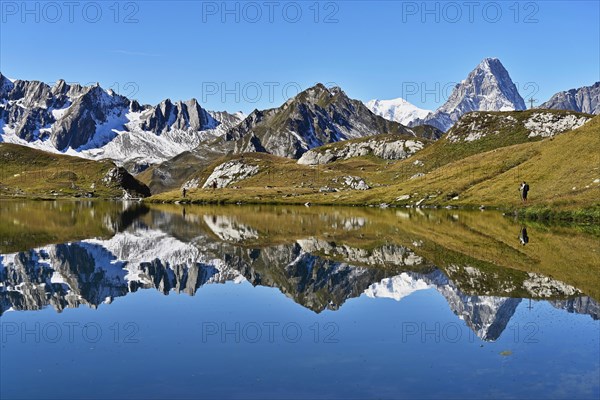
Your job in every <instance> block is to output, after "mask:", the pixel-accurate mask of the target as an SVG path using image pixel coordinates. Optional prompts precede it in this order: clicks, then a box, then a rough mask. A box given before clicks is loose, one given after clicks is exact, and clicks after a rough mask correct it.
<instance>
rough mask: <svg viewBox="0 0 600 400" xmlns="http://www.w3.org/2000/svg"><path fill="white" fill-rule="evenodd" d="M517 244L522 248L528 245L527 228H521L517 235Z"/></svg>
mask: <svg viewBox="0 0 600 400" xmlns="http://www.w3.org/2000/svg"><path fill="white" fill-rule="evenodd" d="M519 242H521V244H522V245H523V246H525V245H526V244H527V243H529V236H527V228H525V227H524V226H523V227H521V233H520V234H519Z"/></svg>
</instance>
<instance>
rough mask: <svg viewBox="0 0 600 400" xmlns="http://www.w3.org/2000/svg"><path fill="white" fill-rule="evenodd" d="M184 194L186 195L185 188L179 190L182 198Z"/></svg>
mask: <svg viewBox="0 0 600 400" xmlns="http://www.w3.org/2000/svg"><path fill="white" fill-rule="evenodd" d="M186 194H187V189H186V188H182V189H181V195H182V196H183V198H185V195H186Z"/></svg>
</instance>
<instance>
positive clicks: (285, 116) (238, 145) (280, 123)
mask: <svg viewBox="0 0 600 400" xmlns="http://www.w3.org/2000/svg"><path fill="white" fill-rule="evenodd" d="M383 133H395V134H405V135H410V136H416V133H415V132H414V131H412V130H410V129H408V128H406V127H404V126H403V125H400V124H398V123H395V122H392V121H388V120H386V119H384V118H381V117H379V116H377V115H375V114H373V113H372V112H371V111H370V110H369V109H368V108H367V107H366V106H365V105H364V104H362V103H361V102H360V101H358V100H353V99H350V98H349V97H348V96H347V95H346V94H345V93H344V92H343V91H342V90H341V89H340V88H337V87H336V88H332V89H328V88H326V87H325V86H323V85H322V84H317V85H316V86H314V87H312V88H309V89H307V90H305V91H303V92H301V93H299V94H298V95H297V96H295V97H294V98H292V99H290V100H288V101H287V102H286V103H285V104H283V105H282V106H281V107H279V108H274V109H270V110H264V111H258V110H255V111H253V112H252V113H251V114H250V115H249V116H248V117H247V118H246V119H245V120H243V121H242V122H241V123H240V124H239V125H237V126H235V127H233V128H232V129H230V130H229V131H227V133H226V134H225V135H223V136H222V137H221V138H220V139H219V140H218V143H217V144H218V146H220V147H221V148H222V149H223V151H226V152H233V153H243V152H253V151H258V152H267V153H270V154H274V155H277V156H281V157H289V158H299V157H300V156H301V155H302V154H304V153H305V152H306V151H308V150H309V149H312V148H314V147H318V146H322V145H324V144H327V143H334V142H339V141H342V140H348V139H356V138H360V137H365V136H372V135H376V134H383ZM211 147H214V145H212V144H211Z"/></svg>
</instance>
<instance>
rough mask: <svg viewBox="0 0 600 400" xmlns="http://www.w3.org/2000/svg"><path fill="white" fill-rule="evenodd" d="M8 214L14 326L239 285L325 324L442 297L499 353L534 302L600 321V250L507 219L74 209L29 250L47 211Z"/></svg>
mask: <svg viewBox="0 0 600 400" xmlns="http://www.w3.org/2000/svg"><path fill="white" fill-rule="evenodd" d="M2 207H3V212H2V213H1V214H0V219H2V224H3V225H4V226H5V227H8V229H5V232H3V233H2V235H3V237H2V241H0V243H1V244H2V247H0V253H2V254H1V255H0V315H2V314H3V313H6V312H8V311H11V310H40V309H42V308H44V307H47V306H51V307H53V308H54V309H56V310H57V311H59V312H60V311H62V310H64V309H65V308H74V307H79V306H80V305H87V306H89V307H92V308H96V307H98V306H99V305H101V304H110V303H111V302H112V301H113V300H114V299H116V298H119V297H124V296H126V295H127V294H129V293H132V292H135V291H137V290H140V289H151V288H154V289H156V290H159V291H160V292H162V293H164V294H169V293H170V292H171V291H175V292H177V293H181V292H183V293H186V294H188V295H191V296H193V295H195V294H196V292H197V291H198V290H199V289H200V288H201V287H202V286H204V285H209V284H219V283H224V282H229V281H233V282H244V281H248V282H250V283H251V284H252V285H254V286H257V285H260V286H269V287H274V288H277V289H278V290H279V291H280V292H281V293H283V294H284V295H285V296H287V297H289V298H291V299H293V300H294V301H295V302H296V303H297V304H299V305H301V306H303V307H305V308H308V309H310V310H312V311H314V312H317V313H319V312H322V311H323V310H337V309H339V308H340V307H342V306H343V304H344V302H346V301H347V300H348V299H350V298H355V297H358V296H361V295H363V294H364V295H366V296H367V297H372V298H391V299H394V300H397V301H400V300H401V299H403V298H404V297H406V296H408V295H410V294H412V293H413V292H416V291H419V290H437V291H438V292H439V293H440V294H441V295H442V296H443V297H444V298H445V299H446V301H447V303H448V305H449V307H450V309H451V310H452V311H453V313H454V314H456V316H457V317H459V318H460V319H462V320H464V321H465V323H466V324H467V325H468V326H469V327H470V329H472V330H473V332H474V333H475V334H476V335H477V336H478V337H480V338H481V339H483V340H486V341H493V340H496V339H497V338H498V337H499V336H500V335H501V333H502V332H503V331H504V330H505V329H506V327H507V325H508V323H509V321H510V319H511V317H512V316H513V314H514V313H515V310H516V309H517V306H518V305H519V303H520V302H521V301H522V299H537V300H547V301H548V302H549V303H550V304H552V305H553V306H554V307H556V308H558V309H562V310H565V311H567V312H570V313H579V314H587V315H589V316H590V317H591V318H593V319H595V320H596V319H598V318H599V315H600V306H599V303H598V302H597V299H598V297H597V296H598V293H597V292H596V291H594V288H596V290H597V288H598V287H600V285H598V283H599V282H598V276H599V274H598V265H599V264H600V263H598V262H597V261H598V251H597V250H598V249H597V246H598V244H597V243H598V240H597V237H596V236H594V235H593V234H589V233H585V232H579V231H573V230H570V229H568V228H556V229H549V228H547V227H543V226H531V227H529V230H528V245H527V246H523V245H522V243H521V242H522V235H520V236H519V235H515V232H517V233H518V232H521V231H522V230H523V229H524V228H522V227H521V225H516V224H515V223H513V222H512V221H510V220H508V219H506V218H504V217H502V216H500V215H498V214H496V213H483V214H481V213H476V214H473V213H466V212H465V213H459V212H456V211H435V212H424V211H421V210H418V211H417V212H408V211H405V210H400V211H393V210H377V209H367V210H364V209H344V210H336V209H331V208H310V209H306V208H294V207H283V208H282V207H258V206H257V207H187V208H185V209H183V208H181V207H176V206H160V207H155V206H152V207H151V208H149V207H147V206H144V205H139V204H111V205H106V204H102V203H100V204H97V203H89V204H87V205H85V204H83V205H82V204H81V203H69V204H62V205H60V207H59V208H57V209H56V211H53V208H52V207H54V206H51V205H45V206H44V207H46V208H45V209H44V210H43V212H44V213H45V216H46V217H45V218H44V219H43V220H40V221H48V225H47V226H43V225H42V226H40V225H39V224H40V222H38V225H35V229H33V228H32V230H31V232H32V234H31V241H30V243H29V242H27V240H26V239H23V235H22V228H21V227H22V226H23V225H27V224H28V223H29V224H32V223H33V222H32V221H27V218H28V215H29V214H30V209H31V208H35V209H38V208H39V207H38V206H37V204H31V203H8V204H6V203H5V204H3V205H2ZM65 207H67V208H69V207H70V208H69V211H70V212H71V214H70V215H71V217H72V219H71V220H70V223H71V225H69V224H67V225H66V226H65V222H64V221H61V218H63V216H64V214H65ZM55 214H60V215H55ZM83 215H87V216H88V217H89V218H88V219H87V220H86V222H84V223H82V222H81V221H82V216H83ZM90 215H91V217H90ZM11 227H13V228H14V229H11ZM26 228H28V227H26ZM44 229H46V231H45V230H44ZM70 233H71V234H73V239H70V238H69V234H70ZM82 235H83V236H84V237H85V235H88V237H87V238H85V239H83V240H82ZM574 236H575V237H574ZM17 237H18V239H15V238H17ZM520 237H521V240H520ZM45 238H48V239H49V242H52V241H53V240H59V241H64V243H60V244H49V242H48V243H46V242H44V239H45ZM573 243H575V244H576V246H577V247H576V248H572V247H571V248H569V249H568V251H565V250H564V249H562V248H561V246H563V247H569V246H572V244H573ZM30 244H31V246H32V247H33V248H28V247H27V246H28V245H30ZM594 246H596V247H594ZM19 247H21V248H19ZM557 247H558V248H557ZM556 254H562V255H563V256H562V258H561V257H557V256H556ZM562 270H567V272H566V273H564V274H563V275H558V273H557V271H562ZM590 277H593V278H592V279H591V280H590Z"/></svg>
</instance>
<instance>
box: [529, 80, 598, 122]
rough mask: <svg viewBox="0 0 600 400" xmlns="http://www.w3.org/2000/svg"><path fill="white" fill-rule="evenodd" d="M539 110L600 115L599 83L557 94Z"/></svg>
mask: <svg viewBox="0 0 600 400" xmlns="http://www.w3.org/2000/svg"><path fill="white" fill-rule="evenodd" d="M539 108H544V109H553V110H572V111H578V112H582V113H587V114H600V82H596V83H594V84H593V85H592V86H583V87H580V88H578V89H570V90H566V91H564V92H558V93H556V94H555V95H554V96H552V97H551V98H550V100H548V101H547V102H545V103H543V104H542V105H541V106H539Z"/></svg>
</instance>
